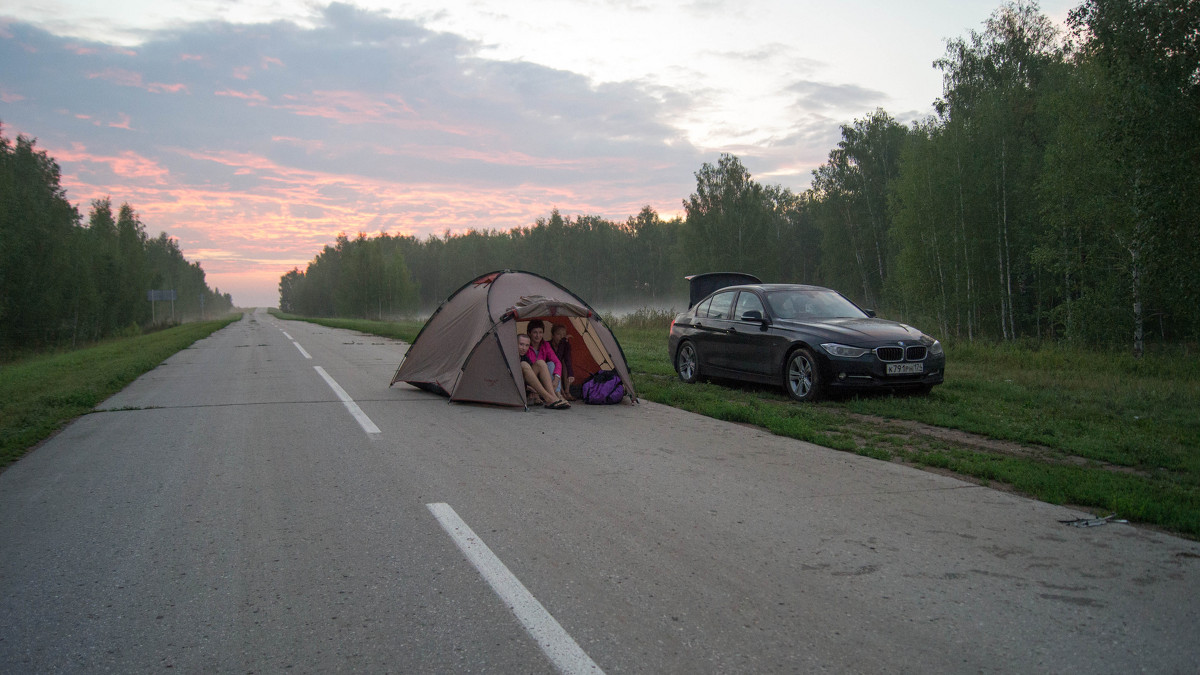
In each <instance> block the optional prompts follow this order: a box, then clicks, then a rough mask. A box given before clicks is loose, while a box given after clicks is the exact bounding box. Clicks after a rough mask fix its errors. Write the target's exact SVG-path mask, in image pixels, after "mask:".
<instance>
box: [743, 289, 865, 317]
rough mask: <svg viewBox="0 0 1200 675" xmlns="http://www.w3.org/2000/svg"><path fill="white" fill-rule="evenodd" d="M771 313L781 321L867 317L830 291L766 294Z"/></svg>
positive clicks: (837, 294) (787, 291)
mask: <svg viewBox="0 0 1200 675" xmlns="http://www.w3.org/2000/svg"><path fill="white" fill-rule="evenodd" d="M767 303H768V304H769V305H771V312H772V313H774V315H775V316H777V317H779V318H781V319H861V318H864V317H866V316H867V315H866V314H865V313H864V312H863V311H862V310H861V309H859V308H858V307H856V306H855V305H854V303H852V302H850V301H849V300H847V299H846V298H844V297H843V296H842V294H841V293H837V292H835V291H830V290H793V289H789V290H784V291H771V292H769V293H767Z"/></svg>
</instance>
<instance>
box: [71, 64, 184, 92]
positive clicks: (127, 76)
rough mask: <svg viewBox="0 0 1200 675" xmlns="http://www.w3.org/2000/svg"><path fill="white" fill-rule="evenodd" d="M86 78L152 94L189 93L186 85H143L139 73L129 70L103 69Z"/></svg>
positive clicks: (159, 83) (155, 83)
mask: <svg viewBox="0 0 1200 675" xmlns="http://www.w3.org/2000/svg"><path fill="white" fill-rule="evenodd" d="M87 77H88V79H89V80H104V81H106V82H112V83H113V84H116V85H118V86H122V87H137V88H138V89H145V90H146V91H149V92H151V93H153V94H162V93H172V94H178V93H180V92H183V93H189V91H188V88H187V85H186V84H178V83H177V84H166V83H163V82H149V83H145V82H143V81H142V74H141V73H135V72H133V71H131V70H125V69H123V68H105V69H104V70H101V71H99V72H95V73H88V76H87Z"/></svg>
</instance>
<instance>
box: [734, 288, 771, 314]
mask: <svg viewBox="0 0 1200 675" xmlns="http://www.w3.org/2000/svg"><path fill="white" fill-rule="evenodd" d="M746 312H758V315H759V316H763V315H764V314H765V313H766V312H764V311H763V304H762V300H759V299H758V296H757V295H755V294H754V293H751V292H750V291H742V294H741V295H739V296H738V300H737V309H735V310H734V312H733V316H734V318H736V319H738V320H741V318H742V317H744V316H746Z"/></svg>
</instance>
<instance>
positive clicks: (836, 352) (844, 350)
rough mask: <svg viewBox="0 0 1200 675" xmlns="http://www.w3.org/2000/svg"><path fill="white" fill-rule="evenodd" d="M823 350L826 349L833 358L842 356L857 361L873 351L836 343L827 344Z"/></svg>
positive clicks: (822, 346)
mask: <svg viewBox="0 0 1200 675" xmlns="http://www.w3.org/2000/svg"><path fill="white" fill-rule="evenodd" d="M821 349H824V350H825V351H826V352H828V353H829V354H830V355H831V356H840V357H842V358H846V359H857V358H858V357H860V356H862V355H863V354H866V353H867V352H869V351H871V350H870V349H863V348H862V347H850V346H848V345H839V344H838V343H836V342H826V343H825V344H823V345H821Z"/></svg>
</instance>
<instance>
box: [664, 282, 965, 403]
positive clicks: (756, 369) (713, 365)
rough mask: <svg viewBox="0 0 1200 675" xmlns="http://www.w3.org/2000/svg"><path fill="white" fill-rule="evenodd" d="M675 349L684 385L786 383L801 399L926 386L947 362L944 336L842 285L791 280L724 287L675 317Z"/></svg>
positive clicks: (936, 380) (673, 354)
mask: <svg viewBox="0 0 1200 675" xmlns="http://www.w3.org/2000/svg"><path fill="white" fill-rule="evenodd" d="M705 276H714V275H705ZM722 276H724V277H729V276H731V275H722ZM732 276H736V275H732ZM747 276H748V275H747ZM749 278H750V279H753V277H749ZM691 279H692V281H693V289H695V288H696V287H697V283H696V282H697V278H694V277H693V278H691ZM710 285H711V284H710ZM669 347H670V353H671V358H672V359H673V360H674V362H675V371H676V372H677V373H679V378H680V379H681V380H683V381H684V382H688V383H691V382H695V381H696V380H698V379H700V378H701V377H709V376H711V377H721V378H730V379H737V380H749V381H752V382H762V383H767V384H781V385H783V388H784V389H785V390H786V391H787V393H788V394H789V395H790V396H791V397H792V398H794V399H796V400H798V401H812V400H815V399H817V398H819V397H820V396H821V395H822V394H823V393H826V392H829V391H832V390H834V389H856V388H857V389H879V388H882V389H909V390H915V391H918V392H921V393H927V392H928V391H929V390H930V389H931V388H932V387H933V385H935V384H941V382H942V379H943V372H944V370H945V367H946V356H945V354H944V353H943V351H942V345H941V343H940V342H938V341H937V340H935V339H933V338H931V337H929V336H928V335H926V334H924V333H922V332H921V331H919V330H917V329H916V328H913V327H912V326H906V325H904V324H902V323H897V322H895V321H886V320H884V319H878V318H875V316H874V312H870V311H866V310H863V309H860V308H859V307H858V306H857V305H855V304H854V303H853V302H851V301H850V300H848V299H846V298H845V297H844V296H843V295H842V294H841V293H838V292H837V291H834V290H830V289H828V288H822V287H820V286H801V285H795V284H761V283H754V284H742V285H737V286H728V287H725V288H719V289H718V290H716V291H715V292H713V293H711V294H709V295H708V296H706V297H704V298H703V299H702V300H700V301H699V302H695V303H694V304H693V305H692V307H691V309H689V310H688V311H687V312H685V313H683V314H680V315H678V316H676V317H675V320H674V321H672V322H671V337H670V343H669Z"/></svg>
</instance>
